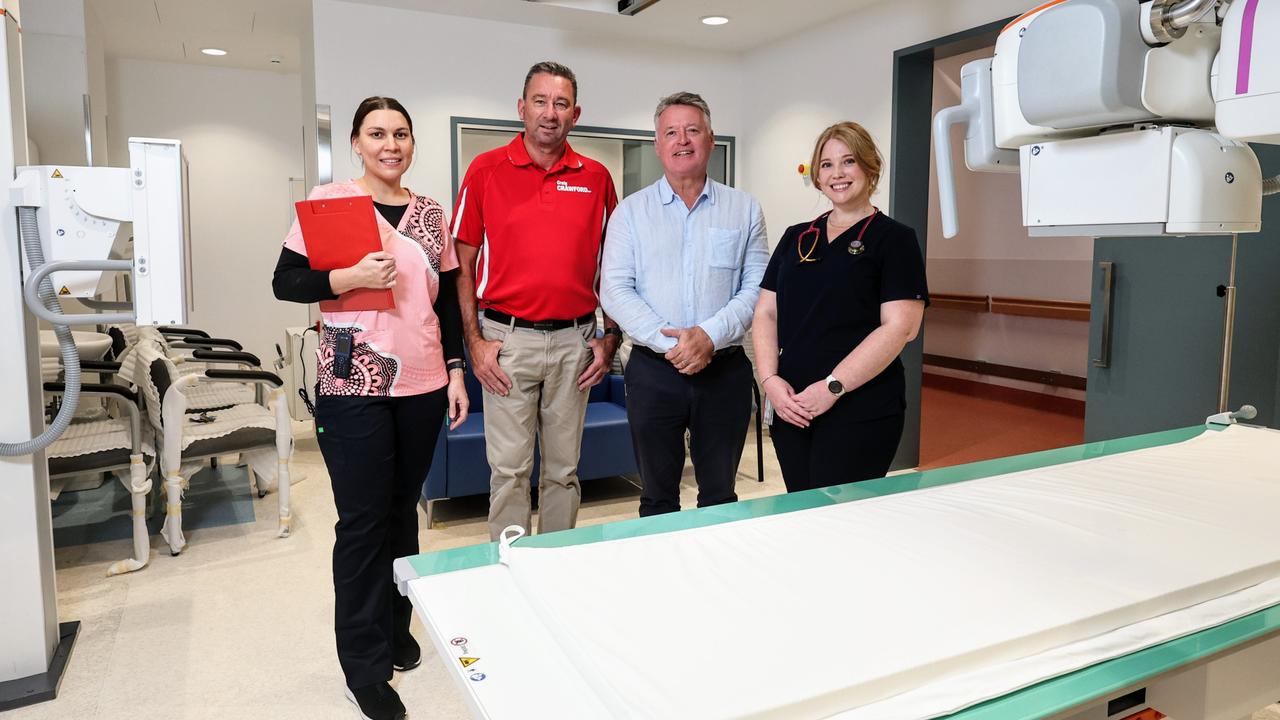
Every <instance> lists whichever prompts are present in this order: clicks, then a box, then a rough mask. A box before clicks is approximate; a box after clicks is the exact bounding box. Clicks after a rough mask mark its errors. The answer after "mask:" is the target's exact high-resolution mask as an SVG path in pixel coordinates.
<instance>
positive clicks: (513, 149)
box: [507, 133, 582, 173]
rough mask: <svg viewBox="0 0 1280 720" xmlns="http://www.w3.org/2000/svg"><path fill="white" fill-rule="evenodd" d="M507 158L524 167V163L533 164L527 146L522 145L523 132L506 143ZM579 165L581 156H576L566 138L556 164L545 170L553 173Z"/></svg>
mask: <svg viewBox="0 0 1280 720" xmlns="http://www.w3.org/2000/svg"><path fill="white" fill-rule="evenodd" d="M507 159H508V160H510V161H511V164H512V165H515V166H516V167H524V166H526V165H532V164H533V158H531V157H529V148H526V147H525V146H524V133H520V134H519V135H516V137H515V139H514V140H512V141H511V142H510V143H508V144H507ZM580 167H582V158H580V157H578V153H576V152H574V151H573V146H571V145H569V141H567V140H566V141H565V143H564V154H563V155H561V156H560V159H559V160H557V161H556V164H555V165H552V166H551V169H550V170H548V171H547V172H548V173H553V172H555V171H557V170H563V169H566V168H569V169H574V170H576V169H578V168H580Z"/></svg>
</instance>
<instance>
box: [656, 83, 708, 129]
mask: <svg viewBox="0 0 1280 720" xmlns="http://www.w3.org/2000/svg"><path fill="white" fill-rule="evenodd" d="M673 105H688V106H689V107H693V108H697V109H699V110H701V111H702V117H703V118H704V119H705V120H706V121H707V129H708V130H710V129H711V108H710V107H708V106H707V101H706V100H703V99H702V96H701V95H699V94H698V93H693V92H685V91H681V92H678V93H671V94H670V95H668V96H666V97H664V98H662V99H661V100H659V101H658V109H657V110H654V111H653V127H654V129H655V130H656V129H657V128H658V118H659V117H661V116H662V113H663V112H665V111H666V109H667V108H669V107H671V106H673Z"/></svg>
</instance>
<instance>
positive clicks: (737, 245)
mask: <svg viewBox="0 0 1280 720" xmlns="http://www.w3.org/2000/svg"><path fill="white" fill-rule="evenodd" d="M707 235H708V237H709V239H710V247H709V248H708V249H709V257H708V258H707V264H708V265H710V266H711V267H717V268H724V269H729V270H737V269H738V268H740V267H742V248H743V244H744V242H745V240H744V238H743V232H742V231H741V230H734V229H729V228H708V229H707Z"/></svg>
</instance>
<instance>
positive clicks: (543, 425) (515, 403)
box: [480, 319, 596, 540]
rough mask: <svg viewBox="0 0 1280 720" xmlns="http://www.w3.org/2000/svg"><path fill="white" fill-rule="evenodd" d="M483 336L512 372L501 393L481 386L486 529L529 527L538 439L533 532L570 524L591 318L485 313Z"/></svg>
mask: <svg viewBox="0 0 1280 720" xmlns="http://www.w3.org/2000/svg"><path fill="white" fill-rule="evenodd" d="M480 325H481V332H482V334H483V335H484V337H485V339H486V340H501V341H502V348H501V349H500V350H499V351H498V366H499V367H501V368H502V370H503V371H504V372H506V374H507V376H508V377H510V378H511V382H512V387H511V391H510V392H508V393H507V395H506V397H503V396H501V395H494V394H492V393H490V392H488V391H485V393H484V438H485V454H486V457H487V459H488V460H489V469H490V476H489V537H490V538H491V539H492V540H497V539H498V537H499V535H500V534H501V533H502V530H503V529H504V528H506V527H507V526H509V525H519V526H520V527H522V528H524V529H525V532H530V533H531V532H532V530H533V527H532V511H531V509H530V503H529V487H530V484H529V479H530V476H531V475H532V474H533V448H534V441H535V440H537V441H538V450H539V454H540V455H541V469H540V471H539V473H538V532H540V533H544V532H554V531H556V530H567V529H569V528H572V527H573V526H574V525H575V524H576V523H577V521H578V505H579V503H580V502H581V499H582V488H581V485H580V484H579V482H578V454H579V452H580V451H581V449H582V423H583V420H584V418H585V416H586V412H587V396H588V395H589V394H590V390H589V389H588V390H586V391H583V390H579V389H578V376H579V375H581V374H582V371H584V370H586V369H587V366H588V365H590V364H591V360H592V358H593V355H592V352H591V348H590V346H588V345H587V341H588V340H590V339H591V338H593V337H595V332H596V328H595V322H594V321H592V322H588V323H585V324H582V325H578V326H576V327H570V328H565V329H562V330H529V329H525V328H517V327H512V326H511V325H506V324H502V323H498V322H495V321H493V320H489V319H482V320H481V322H480Z"/></svg>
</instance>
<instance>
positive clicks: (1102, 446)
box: [400, 425, 1280, 720]
mask: <svg viewBox="0 0 1280 720" xmlns="http://www.w3.org/2000/svg"><path fill="white" fill-rule="evenodd" d="M1208 429H1209V430H1214V431H1218V430H1222V429H1224V428H1223V427H1222V426H1216V425H1210V426H1208ZM1205 431H1206V426H1204V425H1196V426H1193V427H1186V428H1178V429H1175V430H1165V431H1162V432H1156V433H1149V434H1145V435H1135V436H1133V437H1126V438H1118V439H1115V440H1104V441H1099V442H1092V443H1085V444H1083V445H1075V446H1072V447H1067V448H1059V449H1056V450H1045V451H1043V452H1036V453H1027V454H1025V455H1015V456H1013V457H1008V458H999V459H996V460H986V461H983V462H976V463H969V464H966V465H955V466H952V467H947V468H939V469H937V470H925V471H920V472H912V473H904V474H901V475H894V476H891V477H886V478H880V479H877V480H868V481H866V482H861V483H851V484H848V485H839V486H836V487H831V488H822V489H818V490H809V491H805V492H801V493H791V494H786V495H775V496H770V497H765V498H757V499H754V500H743V501H740V502H737V503H732V504H730V505H717V506H714V507H708V508H700V509H697V510H689V511H685V512H679V513H671V514H668V515H658V516H654V517H648V518H636V519H632V520H622V521H618V522H613V523H606V524H603V525H593V526H589V527H582V528H575V529H573V530H565V531H562V532H557V533H548V534H546V535H534V536H531V537H527V538H522V539H521V540H520V541H519V544H520V545H523V546H525V547H544V548H550V547H565V546H569V545H580V544H584V543H592V542H604V541H607V540H617V539H621V538H628V537H640V536H644V535H655V534H658V533H664V532H675V531H678V530H688V529H692V528H699V527H706V526H709V525H718V524H720V523H725V522H733V521H735V520H745V519H748V518H753V517H762V516H766V515H775V514H778V513H784V512H794V511H796V510H805V509H808V508H814V507H822V506H825V505H835V504H838V503H845V502H854V501H857V500H863V499H866V498H871V497H880V496H883V495H893V494H895V493H901V492H908V491H911V490H918V489H921V488H926V487H937V486H940V485H948V484H951V483H957V482H964V481H966V480H974V479H977V478H982V477H991V476H994V475H1004V474H1006V473H1012V472H1019V471H1022V470H1028V469H1032V468H1040V467H1051V466H1053V465H1061V464H1063V463H1069V462H1076V461H1079V460H1086V459H1089V458H1095V457H1102V456H1104V455H1113V454H1116V453H1122V452H1131V451H1134V450H1143V449H1146V448H1152V447H1159V446H1161V445H1172V444H1174V443H1179V442H1183V441H1186V440H1190V439H1191V438H1193V437H1196V436H1198V435H1200V434H1202V433H1204V432H1205ZM405 559H406V560H407V561H408V562H409V565H410V566H411V567H412V568H413V570H414V572H415V573H416V575H417V577H424V576H427V575H436V574H440V573H446V572H454V571H457V570H467V569H470V568H477V567H484V566H486V565H492V564H495V563H497V562H498V544H497V543H484V544H480V545H473V546H469V547H464V548H455V549H452V550H442V551H439V552H434V553H424V554H421V555H414V556H412V557H409V558H405ZM400 579H401V580H402V581H408V580H410V579H412V578H400ZM1277 629H1280V605H1276V606H1273V607H1270V608H1267V609H1264V610H1260V611H1258V612H1255V613H1253V614H1250V615H1246V616H1244V617H1241V618H1237V619H1235V620H1231V621H1229V622H1226V623H1223V624H1221V625H1217V626H1214V627H1211V628H1208V629H1205V630H1201V631H1200V632H1196V633H1193V634H1191V635H1187V636H1184V637H1181V638H1176V639H1174V640H1170V641H1167V642H1164V643H1161V644H1159V645H1153V646H1151V647H1149V648H1145V649H1143V650H1139V651H1137V652H1133V653H1130V654H1128V655H1123V656H1121V657H1118V658H1113V659H1111V660H1107V661H1105V662H1102V663H1098V664H1096V665H1091V666H1089V667H1087V668H1083V669H1080V670H1076V671H1074V672H1071V673H1068V674H1066V675H1062V676H1059V677H1056V678H1052V679H1050V680H1046V681H1044V682H1041V683H1038V684H1035V685H1031V686H1029V687H1026V688H1023V689H1021V690H1017V691H1015V692H1012V693H1009V694H1007V695H1003V696H1001V697H998V698H994V699H992V700H988V701H986V702H983V703H979V704H977V705H974V706H971V707H969V708H966V709H964V710H961V711H960V712H957V713H954V714H952V715H947V716H946V720H1040V719H1041V718H1046V717H1050V716H1052V715H1054V714H1056V713H1059V712H1063V711H1066V710H1070V709H1072V708H1074V707H1077V706H1079V705H1081V704H1083V703H1087V702H1090V701H1093V700H1097V699H1100V698H1103V697H1105V696H1106V695H1108V694H1110V693H1113V692H1116V691H1119V690H1122V689H1124V688H1127V687H1130V686H1132V685H1135V684H1137V683H1141V682H1142V681H1143V680H1146V679H1148V678H1151V677H1154V676H1156V675H1159V674H1161V673H1164V672H1167V671H1169V670H1172V669H1174V668H1177V667H1181V666H1183V665H1186V664H1187V663H1191V662H1195V661H1197V660H1201V659H1203V658H1206V657H1209V656H1211V655H1214V654H1217V653H1219V652H1222V651H1223V650H1226V649H1228V648H1231V647H1234V646H1236V645H1239V644H1241V643H1244V642H1248V641H1250V640H1253V639H1255V638H1258V637H1261V636H1263V635H1267V634H1270V633H1273V632H1275V631H1276V630H1277Z"/></svg>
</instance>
